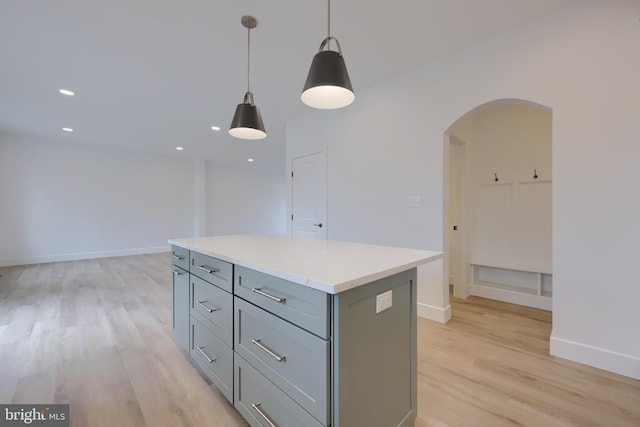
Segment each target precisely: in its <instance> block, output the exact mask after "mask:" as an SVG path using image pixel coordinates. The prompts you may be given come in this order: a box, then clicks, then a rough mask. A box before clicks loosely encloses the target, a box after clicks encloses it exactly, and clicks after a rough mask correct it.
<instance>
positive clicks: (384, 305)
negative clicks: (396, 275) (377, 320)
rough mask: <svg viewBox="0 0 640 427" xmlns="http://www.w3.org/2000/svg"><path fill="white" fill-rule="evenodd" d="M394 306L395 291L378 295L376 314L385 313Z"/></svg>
mask: <svg viewBox="0 0 640 427" xmlns="http://www.w3.org/2000/svg"><path fill="white" fill-rule="evenodd" d="M392 305H393V291H387V292H383V293H381V294H380V295H376V313H380V312H382V311H385V310H386V309H388V308H391V306H392Z"/></svg>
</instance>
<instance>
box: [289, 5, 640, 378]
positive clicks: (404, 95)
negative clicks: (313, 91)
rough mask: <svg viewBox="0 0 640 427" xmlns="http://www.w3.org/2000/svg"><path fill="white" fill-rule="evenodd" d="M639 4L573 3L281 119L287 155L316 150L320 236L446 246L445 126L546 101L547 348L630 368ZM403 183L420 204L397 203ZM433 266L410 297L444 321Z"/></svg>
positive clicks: (637, 347)
mask: <svg viewBox="0 0 640 427" xmlns="http://www.w3.org/2000/svg"><path fill="white" fill-rule="evenodd" d="M639 15H640V5H638V3H637V2H636V1H632V0H610V1H606V2H603V1H598V0H585V1H581V2H577V3H575V4H574V5H572V6H571V7H568V8H567V9H565V10H563V11H560V12H558V13H555V14H553V15H550V16H547V17H545V18H543V19H541V20H538V21H537V22H534V23H532V24H530V25H527V26H523V27H520V28H518V29H515V30H513V31H510V32H509V33H506V34H503V35H501V36H498V37H496V38H493V39H491V40H489V41H487V42H484V43H481V44H478V45H476V46H474V47H472V48H469V49H466V50H465V51H463V52H460V53H459V54H456V55H454V56H451V57H449V58H447V59H444V60H441V61H438V62H435V63H432V64H429V65H427V66H424V67H422V68H420V69H418V70H415V71H414V72H411V73H408V74H406V75H403V76H401V77H399V78H397V79H394V80H392V81H389V82H388V83H386V84H382V85H379V86H377V87H375V88H372V89H370V90H367V91H362V92H359V93H358V94H357V98H356V102H355V103H354V104H353V105H351V106H350V107H348V108H347V109H344V110H338V111H335V112H329V113H326V112H323V111H321V112H314V113H311V114H309V115H307V116H305V117H302V118H300V119H298V120H295V121H293V122H291V123H289V125H288V127H287V161H288V163H290V159H291V157H292V156H293V155H294V154H296V153H298V154H299V153H304V152H305V151H306V152H310V150H317V148H318V147H326V149H327V153H328V170H329V177H328V197H329V218H328V222H329V230H330V236H329V238H332V239H346V240H355V241H363V242H376V243H382V244H400V245H402V246H409V247H418V248H425V249H435V250H440V249H443V232H444V231H443V217H442V216H443V215H442V212H443V172H444V170H443V169H444V168H443V165H444V161H445V160H448V155H447V156H445V155H444V152H443V145H444V144H443V134H444V133H445V132H446V131H447V129H448V128H449V127H450V126H451V125H452V124H453V123H454V122H455V121H456V120H457V119H458V118H460V117H461V116H463V115H464V114H465V113H466V112H468V111H470V110H471V109H473V108H475V107H477V106H479V105H482V104H484V103H486V102H490V101H493V100H496V99H518V98H520V99H526V100H529V101H532V102H535V103H538V104H541V105H545V106H548V107H550V108H551V109H552V110H553V135H552V139H553V270H554V271H553V273H554V299H553V312H554V317H553V334H552V338H551V352H552V354H555V355H558V356H561V357H565V358H569V359H573V360H576V361H580V362H583V363H587V364H590V365H593V366H597V367H600V368H603V369H607V370H611V371H614V372H619V373H622V374H624V375H628V376H631V377H635V378H640V340H639V339H638V338H637V337H638V335H637V331H636V329H637V325H639V324H640V310H638V309H637V301H640V286H638V284H639V283H640V270H639V269H638V268H636V267H635V263H636V261H637V259H638V258H639V256H640V246H638V241H640V227H637V225H636V221H637V218H640V186H638V185H637V183H638V182H640V168H638V167H637V162H638V159H639V158H640V144H638V140H639V139H640V138H639V137H640V130H639V129H638V126H637V121H638V104H637V100H638V99H640V85H638V78H637V76H638V75H640V55H638V46H639V45H640V25H639V23H638V16H639ZM413 44H415V41H412V45H413ZM418 48H419V47H418ZM352 80H354V82H357V76H352ZM356 87H357V83H356ZM410 195H421V196H422V197H423V207H422V209H412V210H410V209H408V208H407V207H406V197H407V196H410ZM447 222H448V219H447ZM435 267H436V268H437V271H435V270H433V269H430V270H428V271H427V272H424V274H423V275H422V276H421V277H419V302H420V304H422V305H423V306H428V307H430V308H433V309H434V310H431V311H429V310H426V311H423V315H424V314H433V316H432V318H438V319H439V320H442V318H443V317H439V316H438V310H440V312H441V313H444V314H445V317H446V309H447V306H448V293H447V292H445V289H444V283H445V282H446V280H444V279H443V271H444V265H443V264H442V263H440V264H439V265H436V266H435Z"/></svg>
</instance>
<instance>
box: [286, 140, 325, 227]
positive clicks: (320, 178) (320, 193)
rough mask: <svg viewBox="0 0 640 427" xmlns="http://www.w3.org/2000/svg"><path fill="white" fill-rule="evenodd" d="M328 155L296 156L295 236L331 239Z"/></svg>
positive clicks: (293, 167) (293, 168) (293, 178)
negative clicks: (328, 216) (328, 201)
mask: <svg viewBox="0 0 640 427" xmlns="http://www.w3.org/2000/svg"><path fill="white" fill-rule="evenodd" d="M326 163H327V162H326V155H325V153H324V152H321V153H314V154H310V155H307V156H302V157H296V158H294V159H293V160H292V164H291V181H292V182H291V189H292V197H291V207H292V212H291V235H292V236H296V237H310V238H315V239H326V238H327V172H326V171H327V167H326Z"/></svg>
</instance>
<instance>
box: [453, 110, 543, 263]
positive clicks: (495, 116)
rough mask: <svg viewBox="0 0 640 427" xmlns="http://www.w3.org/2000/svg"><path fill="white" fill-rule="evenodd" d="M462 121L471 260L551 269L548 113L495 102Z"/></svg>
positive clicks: (467, 224)
mask: <svg viewBox="0 0 640 427" xmlns="http://www.w3.org/2000/svg"><path fill="white" fill-rule="evenodd" d="M462 120H463V121H464V120H469V121H471V122H472V123H471V126H467V128H470V129H471V132H469V131H468V130H467V132H466V135H465V142H466V143H467V144H466V146H465V149H466V151H467V153H466V154H467V156H466V158H467V162H466V167H467V169H468V173H469V182H467V183H466V185H465V188H466V191H465V192H466V199H467V200H466V201H467V203H466V204H467V209H468V212H467V214H468V217H469V221H467V223H466V224H465V225H466V231H467V236H468V242H469V245H470V249H471V251H470V257H471V259H472V260H476V261H484V262H489V263H491V264H504V266H505V267H506V266H507V265H516V266H517V265H520V266H529V267H530V268H533V269H534V270H535V269H536V268H538V269H540V271H548V270H551V265H552V260H551V254H552V248H551V182H550V181H551V179H552V175H551V147H552V145H551V132H552V130H551V112H550V111H547V110H546V109H544V108H541V107H537V106H533V105H526V104H523V103H520V102H518V103H515V104H512V103H508V102H498V103H494V104H491V105H487V106H483V107H481V108H479V109H478V111H476V112H473V113H470V114H469V115H468V116H465V118H464V119H462ZM456 125H457V124H456ZM451 133H452V134H454V135H455V130H452V131H451ZM534 171H535V175H536V176H537V179H534V178H533V176H534ZM458 173H460V171H459V172H458ZM449 176H450V177H451V181H452V182H450V185H452V184H455V179H454V178H455V177H454V176H452V175H451V174H450V175H449ZM495 176H497V177H498V181H495ZM453 190H455V189H453ZM453 190H452V194H451V199H452V200H455V198H456V197H455V195H454V194H453Z"/></svg>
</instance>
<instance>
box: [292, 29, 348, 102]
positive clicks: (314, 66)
mask: <svg viewBox="0 0 640 427" xmlns="http://www.w3.org/2000/svg"><path fill="white" fill-rule="evenodd" d="M330 40H335V42H336V45H337V46H338V51H337V52H336V51H334V50H323V49H324V47H325V45H327V44H328V43H329V42H330ZM300 99H302V102H304V103H305V104H307V105H309V106H311V107H314V108H320V109H335V108H342V107H346V106H347V105H349V104H351V103H352V102H353V100H354V99H355V95H354V93H353V88H352V87H351V80H350V79H349V73H348V72H347V66H346V64H345V62H344V57H343V56H342V49H340V42H338V40H337V39H336V38H335V37H327V38H326V39H324V40H323V41H322V44H320V49H319V50H318V53H316V54H315V56H314V57H313V61H312V62H311V68H309V74H308V75H307V81H306V83H305V84H304V89H303V91H302V95H301V96H300Z"/></svg>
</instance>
